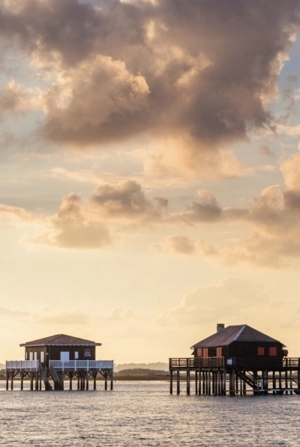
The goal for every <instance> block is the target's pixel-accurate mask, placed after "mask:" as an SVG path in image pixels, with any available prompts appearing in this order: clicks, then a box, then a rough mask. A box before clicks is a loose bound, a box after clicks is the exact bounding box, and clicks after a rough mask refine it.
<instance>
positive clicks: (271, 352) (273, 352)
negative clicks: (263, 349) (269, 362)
mask: <svg viewBox="0 0 300 447" xmlns="http://www.w3.org/2000/svg"><path fill="white" fill-rule="evenodd" d="M269 356H270V357H276V356H277V348H276V346H270V347H269Z"/></svg>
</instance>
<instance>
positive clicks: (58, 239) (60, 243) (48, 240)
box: [30, 194, 111, 249]
mask: <svg viewBox="0 0 300 447" xmlns="http://www.w3.org/2000/svg"><path fill="white" fill-rule="evenodd" d="M30 242H32V243H37V244H45V245H52V246H57V247H61V248H76V249H99V248H101V247H104V246H105V245H108V244H110V243H111V238H110V236H109V233H108V230H107V228H106V226H105V225H104V224H103V223H102V222H101V221H99V220H94V219H93V216H91V215H90V213H89V211H88V210H87V209H85V208H84V206H83V204H82V202H81V199H80V197H79V196H77V195H76V194H69V195H67V196H65V197H64V198H63V201H62V204H61V206H60V208H59V210H58V212H57V213H56V214H55V215H54V216H53V217H52V218H51V219H50V220H49V221H48V224H47V229H46V230H45V231H44V232H42V233H41V234H39V235H37V236H36V237H32V238H30Z"/></svg>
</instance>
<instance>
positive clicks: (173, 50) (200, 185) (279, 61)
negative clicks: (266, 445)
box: [0, 0, 300, 363]
mask: <svg viewBox="0 0 300 447" xmlns="http://www.w3.org/2000/svg"><path fill="white" fill-rule="evenodd" d="M299 13H300V1H299V0H284V1H283V0H251V1H248V0H222V1H220V0H188V1H187V0H152V1H150V0H130V1H129V0H126V1H125V0H123V1H121V0H22V1H20V0H0V64H1V70H0V123H1V129H0V149H1V151H0V157H1V164H0V170H1V171H0V175H1V177H0V178H1V190H0V191H1V192H0V239H1V241H0V247H1V256H0V272H1V274H0V275H1V283H0V296H1V302H0V327H1V339H0V362H4V361H5V360H13V359H22V358H23V355H24V353H23V349H22V348H20V347H19V344H20V343H24V342H26V341H30V340H34V339H37V338H41V337H46V336H48V335H53V334H59V333H65V334H70V335H74V336H78V337H82V338H87V339H90V340H95V341H97V342H101V343H103V346H102V347H101V348H98V351H97V357H98V358H103V359H104V358H106V359H114V360H115V362H116V363H126V362H146V363H147V362H153V361H168V357H171V356H174V357H175V356H189V355H190V353H191V351H190V349H189V348H190V346H192V345H193V344H195V343H196V342H198V341H199V340H201V339H202V338H205V337H206V336H209V335H211V334H212V333H214V332H215V328H216V323H224V324H225V325H226V326H227V325H230V324H248V325H250V326H253V327H254V328H256V329H258V330H260V331H261V332H264V333H267V334H268V335H270V336H272V337H274V338H276V339H278V340H280V341H281V342H282V343H284V344H285V345H286V346H287V349H288V350H289V355H290V356H300V344H299V340H300V300H299V295H300V274H299V268H300V152H299V149H300V144H299V136H300V120H299V118H300V37H299V38H297V32H298V31H299V27H300V14H299Z"/></svg>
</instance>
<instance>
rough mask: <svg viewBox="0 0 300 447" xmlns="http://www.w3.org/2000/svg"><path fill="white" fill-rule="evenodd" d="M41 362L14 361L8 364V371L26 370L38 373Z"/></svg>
mask: <svg viewBox="0 0 300 447" xmlns="http://www.w3.org/2000/svg"><path fill="white" fill-rule="evenodd" d="M39 367H40V362H39V361H38V360H13V361H7V362H6V369H8V370H12V369H14V370H26V371H38V370H39Z"/></svg>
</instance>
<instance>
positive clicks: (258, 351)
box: [257, 346, 265, 355]
mask: <svg viewBox="0 0 300 447" xmlns="http://www.w3.org/2000/svg"><path fill="white" fill-rule="evenodd" d="M257 355H265V348H263V347H261V346H260V347H258V348H257Z"/></svg>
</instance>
